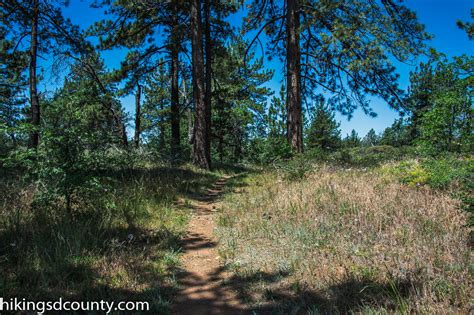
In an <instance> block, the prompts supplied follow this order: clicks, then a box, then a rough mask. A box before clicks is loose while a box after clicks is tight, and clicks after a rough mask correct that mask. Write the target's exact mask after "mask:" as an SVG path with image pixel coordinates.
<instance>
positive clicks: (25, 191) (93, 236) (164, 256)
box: [0, 166, 218, 314]
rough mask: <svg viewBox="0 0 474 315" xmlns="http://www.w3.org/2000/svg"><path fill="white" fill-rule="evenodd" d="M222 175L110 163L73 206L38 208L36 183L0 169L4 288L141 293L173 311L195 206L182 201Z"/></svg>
mask: <svg viewBox="0 0 474 315" xmlns="http://www.w3.org/2000/svg"><path fill="white" fill-rule="evenodd" d="M0 175H1V174H0ZM217 177H218V174H213V173H209V172H202V171H199V170H197V169H195V168H193V167H190V166H183V167H180V168H169V167H155V168H145V169H133V170H124V171H110V172H108V173H106V174H104V175H103V176H101V177H98V180H100V181H101V182H106V183H108V184H107V185H106V186H105V185H104V188H103V189H101V190H98V191H97V192H94V194H87V195H84V196H78V198H77V199H76V201H75V203H74V204H73V211H74V212H73V213H72V214H70V213H68V212H67V211H65V209H64V208H63V204H64V202H63V201H62V200H61V199H58V200H56V199H54V200H52V201H51V202H49V203H48V206H47V207H46V206H44V207H36V208H33V207H32V206H31V204H32V201H33V200H34V195H35V192H36V189H35V188H34V186H33V185H28V186H26V187H24V186H22V182H21V180H20V179H19V178H17V177H15V176H9V177H7V176H5V177H0V296H3V297H4V298H5V299H7V298H10V297H22V298H27V299H29V300H48V299H56V298H58V297H59V296H62V297H63V298H69V299H71V300H99V299H104V300H109V301H112V300H114V301H119V300H140V301H148V302H149V303H150V309H151V311H152V312H153V313H164V314H168V313H169V309H168V308H169V304H170V301H171V299H172V297H173V294H174V293H175V290H176V285H177V283H176V279H175V277H176V272H177V266H178V265H179V255H180V244H179V240H180V238H181V236H182V235H183V233H184V232H185V229H186V224H187V221H188V218H189V213H190V209H188V208H186V207H183V206H180V205H178V204H177V203H176V201H177V200H179V199H183V198H193V196H195V195H199V194H201V193H202V191H204V190H205V189H206V188H207V187H209V186H210V185H211V183H213V182H214V181H215V179H216V178H217ZM10 179H11V180H10ZM79 197H81V198H79Z"/></svg>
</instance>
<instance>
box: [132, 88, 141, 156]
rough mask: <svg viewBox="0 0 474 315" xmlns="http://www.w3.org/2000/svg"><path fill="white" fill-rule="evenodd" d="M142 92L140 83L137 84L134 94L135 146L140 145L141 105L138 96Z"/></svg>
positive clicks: (139, 96)
mask: <svg viewBox="0 0 474 315" xmlns="http://www.w3.org/2000/svg"><path fill="white" fill-rule="evenodd" d="M141 94H142V87H141V85H140V84H137V94H135V137H134V139H133V140H134V142H135V147H137V148H138V147H139V146H140V132H141V126H140V123H141V110H140V109H141V107H140V98H141Z"/></svg>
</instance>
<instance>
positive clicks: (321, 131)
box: [307, 99, 341, 150]
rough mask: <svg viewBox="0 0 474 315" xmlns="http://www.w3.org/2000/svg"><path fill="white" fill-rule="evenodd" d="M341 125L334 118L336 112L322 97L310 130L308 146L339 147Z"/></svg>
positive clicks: (326, 148) (325, 148)
mask: <svg viewBox="0 0 474 315" xmlns="http://www.w3.org/2000/svg"><path fill="white" fill-rule="evenodd" d="M340 125H341V124H340V123H338V122H336V119H335V118H334V112H333V111H332V110H331V109H330V108H329V107H328V106H327V104H325V103H324V100H323V99H321V100H320V101H319V104H318V105H317V107H316V113H315V115H314V118H313V121H312V122H311V126H310V127H309V130H308V136H307V145H308V147H309V148H319V149H323V150H330V149H336V148H338V147H339V146H340V142H341V131H340V130H339V127H340Z"/></svg>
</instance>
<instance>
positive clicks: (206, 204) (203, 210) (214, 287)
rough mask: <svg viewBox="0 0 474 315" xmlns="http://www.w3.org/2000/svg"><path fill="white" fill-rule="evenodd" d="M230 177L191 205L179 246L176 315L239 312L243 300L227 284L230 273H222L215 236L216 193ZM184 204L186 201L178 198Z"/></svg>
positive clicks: (218, 194)
mask: <svg viewBox="0 0 474 315" xmlns="http://www.w3.org/2000/svg"><path fill="white" fill-rule="evenodd" d="M229 178H230V176H223V177H222V178H220V179H219V180H217V181H216V183H215V184H214V185H213V187H212V188H211V189H208V191H207V193H205V194H204V195H203V196H201V197H200V198H196V199H195V201H194V203H193V204H192V205H191V207H192V209H193V214H192V217H191V219H190V222H189V224H188V229H187V232H186V235H185V237H184V238H183V239H182V241H181V245H182V252H183V255H182V259H181V263H182V272H180V273H179V280H178V282H179V286H180V290H179V291H178V294H177V297H176V299H175V307H174V308H173V311H174V313H176V314H242V313H244V312H245V305H244V303H243V302H242V301H241V300H239V298H238V296H237V293H236V292H235V291H234V290H232V289H231V287H230V286H227V285H226V282H227V281H229V279H230V274H229V273H227V272H225V270H224V269H223V267H222V262H221V259H220V257H219V253H218V251H217V248H216V247H217V240H216V237H215V236H214V229H215V227H216V223H215V217H216V212H217V207H218V203H219V196H220V195H221V194H222V193H223V192H224V187H225V185H226V184H227V181H228V180H229ZM180 203H181V204H182V205H185V204H186V202H185V201H182V200H181V201H180Z"/></svg>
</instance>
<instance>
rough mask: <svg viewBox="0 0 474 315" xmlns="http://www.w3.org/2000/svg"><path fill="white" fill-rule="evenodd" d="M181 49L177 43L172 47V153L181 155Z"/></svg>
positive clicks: (176, 155) (174, 155) (177, 155)
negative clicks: (179, 71)
mask: <svg viewBox="0 0 474 315" xmlns="http://www.w3.org/2000/svg"><path fill="white" fill-rule="evenodd" d="M178 58H179V51H178V47H177V45H176V43H173V46H172V48H171V69H170V70H171V154H172V156H173V157H180V155H181V152H180V146H181V141H180V137H181V133H180V130H179V120H180V119H179V116H180V115H179V86H178V62H179V60H178Z"/></svg>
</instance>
